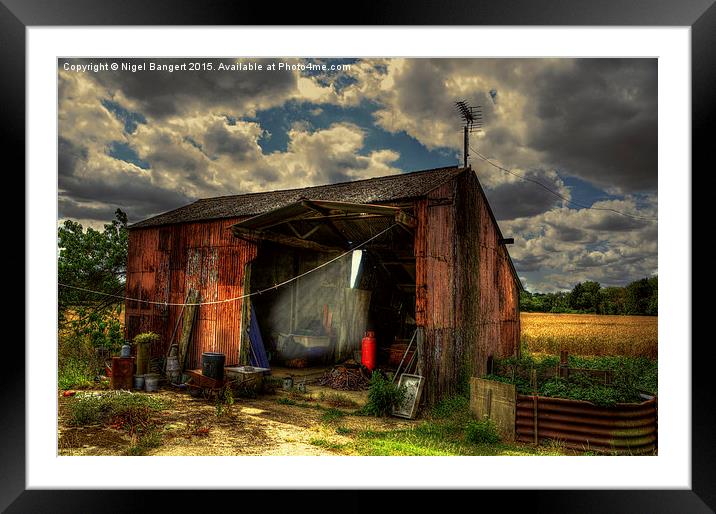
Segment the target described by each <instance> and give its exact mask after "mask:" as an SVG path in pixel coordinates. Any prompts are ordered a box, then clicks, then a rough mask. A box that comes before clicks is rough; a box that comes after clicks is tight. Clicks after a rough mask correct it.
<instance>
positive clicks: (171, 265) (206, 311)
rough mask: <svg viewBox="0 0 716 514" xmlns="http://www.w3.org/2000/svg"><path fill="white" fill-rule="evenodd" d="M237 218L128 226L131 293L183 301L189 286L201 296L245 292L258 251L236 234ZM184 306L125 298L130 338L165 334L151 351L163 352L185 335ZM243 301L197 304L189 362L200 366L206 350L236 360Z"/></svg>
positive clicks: (210, 297) (220, 297) (208, 298)
mask: <svg viewBox="0 0 716 514" xmlns="http://www.w3.org/2000/svg"><path fill="white" fill-rule="evenodd" d="M237 221H239V219H237V218H230V219H225V220H217V221H211V222H202V223H186V224H177V225H167V226H160V227H152V228H144V229H133V230H130V231H129V254H128V259H127V296H128V297H131V298H140V299H149V300H158V301H166V302H170V303H182V302H184V301H186V295H187V292H188V291H189V288H194V289H197V290H198V291H199V294H200V298H201V301H203V302H205V301H215V300H223V299H226V298H233V297H236V296H240V295H242V294H243V293H244V273H245V269H246V265H247V264H248V262H249V261H251V260H252V259H253V258H254V257H255V256H256V246H255V245H254V244H253V243H249V242H247V241H244V240H241V239H237V238H236V237H234V236H233V234H232V233H231V231H230V230H229V227H230V226H231V225H232V224H234V223H236V222H237ZM181 312H182V308H181V307H178V306H164V305H149V304H146V303H141V302H134V301H127V303H126V327H127V337H128V338H129V339H131V338H133V337H134V336H135V335H136V334H138V333H140V332H145V331H148V330H152V331H154V332H156V333H158V334H159V335H160V336H161V340H160V344H158V345H155V347H154V348H153V351H152V356H154V357H158V356H162V355H165V353H166V351H167V348H168V344H169V340H170V339H171V337H172V335H173V334H174V333H175V331H176V334H177V335H176V336H175V340H176V339H177V338H178V334H181V330H182V327H181V324H179V326H178V327H177V322H178V321H179V320H180V316H181ZM242 315H243V301H242V300H237V301H233V302H227V303H222V304H216V305H202V306H200V307H199V309H198V312H197V316H196V319H195V322H194V329H193V332H192V345H191V348H190V353H189V360H188V362H187V366H188V367H189V368H196V367H199V366H200V365H201V354H202V352H206V351H214V352H222V353H225V354H226V359H227V363H235V362H237V361H238V354H239V350H240V343H241V319H242Z"/></svg>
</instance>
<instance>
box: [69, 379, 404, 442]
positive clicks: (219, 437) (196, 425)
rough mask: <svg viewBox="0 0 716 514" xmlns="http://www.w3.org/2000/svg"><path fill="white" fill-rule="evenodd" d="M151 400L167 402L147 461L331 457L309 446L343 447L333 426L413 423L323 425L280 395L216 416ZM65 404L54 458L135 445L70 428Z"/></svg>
mask: <svg viewBox="0 0 716 514" xmlns="http://www.w3.org/2000/svg"><path fill="white" fill-rule="evenodd" d="M340 393H343V392H340ZM136 394H147V393H141V392H140V393H136ZM152 394H153V395H154V396H157V397H159V398H162V399H164V400H168V403H169V406H168V407H167V408H166V409H164V410H162V411H159V412H157V413H156V421H157V422H158V425H157V426H158V430H159V433H160V434H161V441H162V444H161V445H160V446H159V447H158V448H154V449H150V450H148V451H147V452H146V453H145V454H146V455H157V456H160V455H200V456H213V455H223V456H231V455H281V456H286V455H334V454H333V453H331V451H330V450H328V449H325V448H323V447H320V446H316V445H313V444H311V443H310V441H311V440H315V439H323V440H326V441H329V442H330V443H336V444H342V443H345V442H347V441H348V439H347V437H345V436H341V435H339V434H337V433H336V427H337V426H338V425H340V426H341V427H345V428H347V429H352V430H389V429H397V428H405V427H408V426H411V425H412V424H414V423H416V422H415V421H409V420H403V419H398V418H385V419H380V418H372V417H365V416H346V417H343V418H341V419H340V420H339V421H338V422H334V423H328V422H326V421H325V420H324V419H322V416H323V415H324V413H325V410H320V409H316V408H307V407H301V406H297V405H284V404H281V403H279V402H278V401H277V400H278V399H280V398H282V397H285V396H284V393H283V392H279V393H277V394H273V395H264V396H261V397H259V398H256V399H243V398H236V400H235V403H234V405H233V406H232V407H231V408H230V410H229V411H228V412H227V411H226V410H224V412H222V414H221V415H217V407H216V404H215V403H214V402H213V401H211V400H207V399H204V398H195V397H193V396H191V395H190V394H189V393H187V392H180V391H175V390H169V389H162V390H160V391H158V392H156V393H152ZM69 401H70V398H66V397H63V396H60V397H59V405H58V407H59V416H58V454H59V455H122V454H124V453H125V452H126V450H127V448H128V447H129V446H130V445H131V444H132V443H133V442H134V441H133V440H132V438H131V437H130V436H129V435H128V434H127V433H126V432H124V431H122V430H118V429H114V428H111V427H107V426H100V425H95V426H84V427H71V426H69V425H68V416H67V403H68V402H69ZM310 403H312V404H313V403H317V402H313V401H312V402H310ZM325 407H329V406H328V405H325Z"/></svg>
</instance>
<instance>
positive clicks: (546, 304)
mask: <svg viewBox="0 0 716 514" xmlns="http://www.w3.org/2000/svg"><path fill="white" fill-rule="evenodd" d="M658 289H659V284H658V277H651V278H643V279H641V280H636V281H634V282H632V283H631V284H629V285H626V286H624V287H602V286H601V284H599V282H593V281H591V280H588V281H586V282H580V283H578V284H577V285H575V286H574V288H573V289H572V290H571V291H569V292H566V291H563V292H559V293H530V292H528V291H524V292H522V293H520V310H521V311H522V312H557V313H575V314H630V315H643V316H656V315H657V314H658Z"/></svg>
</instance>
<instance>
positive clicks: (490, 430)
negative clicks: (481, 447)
mask: <svg viewBox="0 0 716 514" xmlns="http://www.w3.org/2000/svg"><path fill="white" fill-rule="evenodd" d="M465 440H467V441H468V442H470V443H473V444H495V443H498V442H500V436H499V434H498V433H497V425H495V422H494V421H492V420H491V419H489V418H485V419H481V420H470V421H468V422H467V425H465Z"/></svg>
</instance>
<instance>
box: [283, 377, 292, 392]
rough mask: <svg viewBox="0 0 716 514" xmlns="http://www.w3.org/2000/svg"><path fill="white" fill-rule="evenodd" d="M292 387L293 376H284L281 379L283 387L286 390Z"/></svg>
mask: <svg viewBox="0 0 716 514" xmlns="http://www.w3.org/2000/svg"><path fill="white" fill-rule="evenodd" d="M292 387H293V378H292V377H285V378H284V379H283V388H284V389H286V390H288V389H291V388H292Z"/></svg>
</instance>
